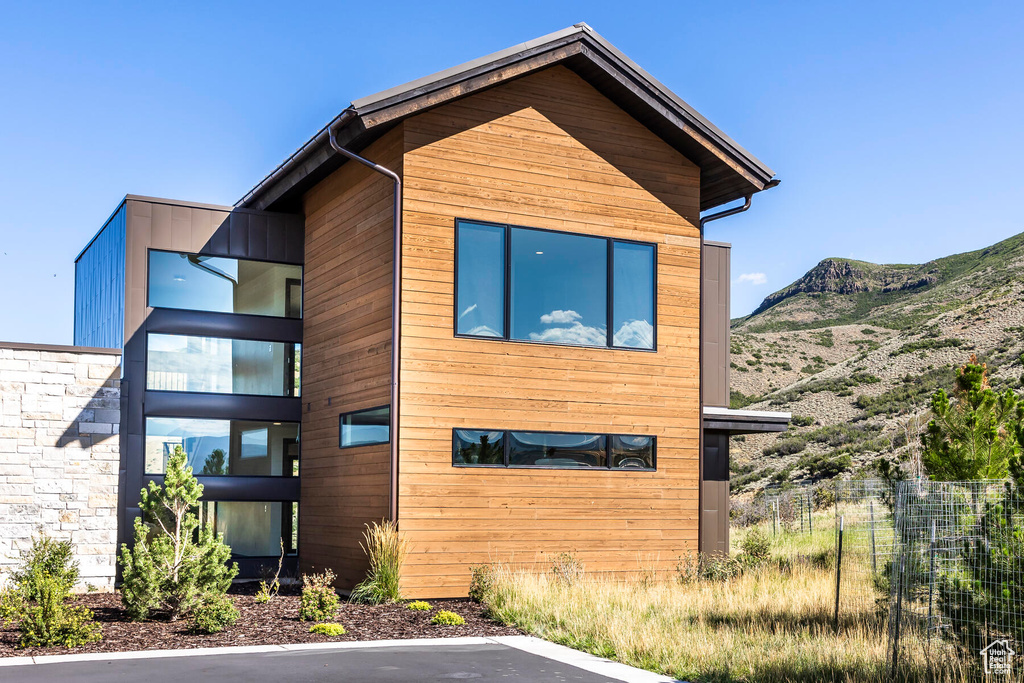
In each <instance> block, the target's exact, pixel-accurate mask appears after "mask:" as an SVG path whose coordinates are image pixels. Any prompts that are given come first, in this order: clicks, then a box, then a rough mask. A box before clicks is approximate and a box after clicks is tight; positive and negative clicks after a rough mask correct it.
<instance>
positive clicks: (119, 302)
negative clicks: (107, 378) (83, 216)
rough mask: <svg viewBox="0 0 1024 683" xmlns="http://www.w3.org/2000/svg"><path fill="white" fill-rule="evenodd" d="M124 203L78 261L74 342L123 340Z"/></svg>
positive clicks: (115, 343)
mask: <svg viewBox="0 0 1024 683" xmlns="http://www.w3.org/2000/svg"><path fill="white" fill-rule="evenodd" d="M125 209H126V206H125V204H122V205H121V208H120V209H118V210H117V211H116V212H114V215H113V216H111V217H110V220H108V221H107V223H106V225H104V226H103V229H102V230H101V231H100V233H99V234H98V235H97V236H96V239H94V240H93V241H92V244H90V245H89V247H88V248H87V249H86V250H85V251H84V252H82V254H81V256H79V258H78V260H77V261H76V262H75V335H74V339H75V346H96V347H104V348H112V349H119V348H121V347H122V346H123V344H124V287H125V281H124V278H125V261H124V259H125V215H126V211H125Z"/></svg>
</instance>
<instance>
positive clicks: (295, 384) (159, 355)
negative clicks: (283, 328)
mask: <svg viewBox="0 0 1024 683" xmlns="http://www.w3.org/2000/svg"><path fill="white" fill-rule="evenodd" d="M146 346H147V348H146V388H147V389H150V390H156V391H195V392H205V393H215V394H253V395H259V396H298V395H299V365H300V358H301V355H300V354H301V353H302V350H301V345H300V344H292V343H285V342H270V341H256V340H252V339H222V338H220V337H195V336H188V335H178V334H150V335H149V338H148V341H147V344H146Z"/></svg>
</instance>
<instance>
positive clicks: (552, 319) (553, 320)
mask: <svg viewBox="0 0 1024 683" xmlns="http://www.w3.org/2000/svg"><path fill="white" fill-rule="evenodd" d="M582 319H583V316H582V315H580V314H579V313H577V312H576V311H561V310H558V311H551V312H550V313H545V314H544V315H542V316H541V317H540V321H541V322H542V323H544V324H545V325H551V324H556V325H558V324H561V325H565V324H568V323H574V322H576V321H577V320H582Z"/></svg>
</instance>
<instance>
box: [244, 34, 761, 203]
mask: <svg viewBox="0 0 1024 683" xmlns="http://www.w3.org/2000/svg"><path fill="white" fill-rule="evenodd" d="M560 63H561V64H564V65H565V66H567V67H568V68H570V69H572V70H573V71H576V72H577V73H578V74H579V75H580V76H581V77H583V78H584V79H585V80H588V81H589V80H591V79H592V78H594V77H598V76H599V77H601V78H602V79H604V80H606V81H607V80H608V79H609V78H610V79H611V81H610V83H611V84H613V85H614V89H615V90H616V93H615V94H616V95H617V96H618V98H619V99H621V100H623V102H622V103H621V104H620V106H624V108H626V106H630V107H631V108H636V109H637V111H632V112H630V113H631V115H633V116H634V117H636V118H637V119H638V120H639V121H641V123H643V124H644V125H646V126H648V127H649V128H651V130H652V131H654V132H655V133H657V134H658V135H660V136H661V137H662V138H663V139H666V141H667V142H669V144H672V145H673V146H675V147H677V148H682V149H680V151H682V152H683V153H684V155H686V156H687V157H688V158H690V159H691V160H693V161H694V162H695V163H697V164H698V166H700V167H701V176H702V180H701V184H702V188H701V189H702V192H701V198H702V201H701V210H707V209H709V208H712V207H714V206H717V205H719V204H723V203H726V202H729V201H732V200H734V199H737V198H739V197H742V196H745V195H747V194H750V193H752V192H758V191H760V190H762V189H764V188H765V185H767V184H768V182H769V181H770V180H771V178H772V177H773V176H774V172H773V171H772V170H771V169H770V168H769V167H768V166H766V165H765V164H764V163H763V162H761V161H760V160H758V159H757V158H756V157H754V156H753V155H752V154H750V153H749V152H747V151H746V150H745V149H743V147H741V146H740V145H739V144H737V143H736V142H735V141H734V140H733V139H732V138H730V137H729V136H727V135H726V134H725V133H724V132H722V131H721V130H720V129H719V128H717V127H716V126H714V125H713V124H712V123H711V122H710V121H708V120H707V119H706V118H704V117H703V116H701V115H700V114H699V113H697V111H696V110H694V109H693V108H692V107H691V106H690V105H688V104H687V103H686V102H684V101H683V100H682V99H681V98H679V97H678V96H677V95H675V94H674V93H673V92H671V91H670V90H669V89H668V88H666V87H665V86H664V85H663V84H662V83H660V82H659V81H658V80H656V79H655V78H654V77H653V76H651V75H650V74H648V73H647V72H646V71H644V70H643V69H642V68H640V66H639V65H637V64H636V63H635V62H633V61H632V60H631V59H629V58H628V57H626V56H625V55H624V54H623V53H622V52H620V51H619V50H618V49H616V48H615V47H614V46H613V45H611V43H609V42H608V41H607V40H605V39H604V38H603V37H602V36H601V35H600V34H598V33H597V32H596V31H594V30H593V29H592V28H590V26H588V25H587V24H576V25H575V26H572V27H570V28H566V29H562V30H561V31H556V32H554V33H550V34H548V35H546V36H542V37H540V38H537V39H535V40H531V41H527V42H525V43H521V44H519V45H515V46H513V47H510V48H507V49H505V50H501V51H499V52H495V53H493V54H490V55H487V56H485V57H480V58H478V59H474V60H472V61H469V62H466V63H464V64H461V65H459V66H456V67H453V68H451V69H446V70H444V71H441V72H438V73H435V74H432V75H430V76H426V77H424V78H420V79H417V80H414V81H411V82H409V83H406V84H404V85H400V86H397V87H394V88H390V89H388V90H384V91H382V92H379V93H377V94H375V95H371V96H369V97H364V98H362V99H359V100H356V101H354V102H353V103H352V104H351V106H350V107H349V108H348V109H347V110H346V111H348V112H350V114H349V116H350V117H351V120H350V122H349V123H347V124H346V125H344V126H342V127H341V129H340V130H337V131H336V134H337V137H338V140H339V143H341V144H342V145H343V146H345V147H347V148H349V149H353V150H354V151H359V150H361V149H362V148H364V147H365V146H366V145H368V144H369V143H370V142H372V140H373V139H376V138H377V137H379V136H380V135H382V134H383V133H384V132H386V131H387V130H389V129H390V128H391V127H392V126H394V125H395V124H397V123H398V122H399V121H400V120H402V119H403V118H406V117H408V116H412V115H414V114H417V113H421V112H423V111H426V110H428V109H431V108H433V107H436V106H440V105H442V104H446V103H448V102H451V101H454V100H456V99H459V98H461V97H465V96H468V95H471V94H473V93H476V92H480V91H482V90H485V89H487V88H490V87H493V86H495V85H498V84H500V83H503V82H507V81H509V80H512V79H515V78H518V77H520V76H524V75H526V74H529V73H533V72H535V71H538V70H540V69H544V68H547V67H549V66H553V65H555V64H560ZM592 84H593V83H592ZM595 87H596V86H595ZM598 89H599V90H601V88H598ZM605 94H606V96H607V95H608V93H605ZM614 99H615V98H613V101H614ZM639 110H643V111H639ZM627 111H629V110H628V109H627ZM343 113H344V112H343ZM351 113H354V114H355V116H351ZM341 116H342V115H339V116H337V117H335V118H334V119H332V120H331V122H330V123H328V124H327V125H326V126H324V127H323V128H322V129H320V131H319V132H317V134H316V135H315V136H314V137H313V138H312V139H310V140H309V141H308V142H306V143H305V144H304V145H303V146H302V147H300V148H299V149H298V150H296V151H295V152H294V153H293V154H292V155H291V156H289V157H288V159H286V160H285V161H284V162H283V163H281V164H280V165H279V166H278V167H277V168H276V169H275V170H274V171H272V172H271V173H270V174H269V175H268V176H267V177H266V178H264V179H263V180H262V181H261V182H260V183H259V184H257V185H256V186H255V187H254V188H253V189H252V190H250V191H249V192H248V193H247V194H246V195H245V196H244V197H242V199H241V200H239V202H238V203H237V205H236V206H239V207H247V208H254V209H268V208H271V207H275V204H277V203H278V202H280V201H285V200H287V199H289V198H291V199H294V198H295V195H297V194H299V193H301V192H303V191H304V190H305V189H308V187H311V186H312V184H315V183H316V182H319V180H320V179H322V178H323V177H326V175H327V174H328V173H330V172H331V171H333V170H334V169H336V168H337V167H339V166H340V165H341V164H342V163H343V160H341V159H337V158H332V157H334V155H333V154H332V153H331V151H332V150H331V149H330V146H329V145H328V142H327V130H328V128H330V127H332V126H334V125H336V124H337V123H338V122H339V119H340V118H341ZM695 157H696V158H695ZM705 189H706V190H707V192H705Z"/></svg>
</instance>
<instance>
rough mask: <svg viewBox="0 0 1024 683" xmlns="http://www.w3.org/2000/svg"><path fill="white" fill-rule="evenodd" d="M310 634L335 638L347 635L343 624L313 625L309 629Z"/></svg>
mask: <svg viewBox="0 0 1024 683" xmlns="http://www.w3.org/2000/svg"><path fill="white" fill-rule="evenodd" d="M309 632H310V633H319V634H320V635H322V636H330V637H332V638H335V637H337V636H343V635H345V627H344V626H342V625H341V624H313V625H312V626H310V627H309Z"/></svg>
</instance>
